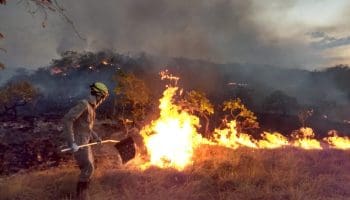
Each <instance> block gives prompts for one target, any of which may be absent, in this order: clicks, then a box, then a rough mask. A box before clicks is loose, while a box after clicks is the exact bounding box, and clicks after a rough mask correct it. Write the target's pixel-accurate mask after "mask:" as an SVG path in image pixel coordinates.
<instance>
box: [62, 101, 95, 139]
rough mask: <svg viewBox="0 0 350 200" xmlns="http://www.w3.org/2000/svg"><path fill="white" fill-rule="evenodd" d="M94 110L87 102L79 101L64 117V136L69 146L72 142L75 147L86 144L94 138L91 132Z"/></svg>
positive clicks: (93, 133)
mask: <svg viewBox="0 0 350 200" xmlns="http://www.w3.org/2000/svg"><path fill="white" fill-rule="evenodd" d="M95 110H96V109H95V106H94V105H91V104H90V103H89V101H88V100H81V101H80V102H79V103H78V104H77V105H76V106H75V107H73V108H72V109H70V111H69V112H68V113H67V114H66V115H65V116H64V118H63V123H64V135H65V137H66V139H67V142H68V145H69V146H71V145H72V144H73V142H75V143H76V144H77V145H81V144H86V143H88V142H89V140H90V139H91V137H93V138H96V133H95V132H94V131H93V126H94V121H95V116H96V111H95Z"/></svg>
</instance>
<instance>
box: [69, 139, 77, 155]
mask: <svg viewBox="0 0 350 200" xmlns="http://www.w3.org/2000/svg"><path fill="white" fill-rule="evenodd" d="M70 148H71V149H72V151H73V152H74V153H75V152H77V151H78V150H79V146H78V145H77V144H76V143H75V142H74V143H73V144H72V146H71V147H70Z"/></svg>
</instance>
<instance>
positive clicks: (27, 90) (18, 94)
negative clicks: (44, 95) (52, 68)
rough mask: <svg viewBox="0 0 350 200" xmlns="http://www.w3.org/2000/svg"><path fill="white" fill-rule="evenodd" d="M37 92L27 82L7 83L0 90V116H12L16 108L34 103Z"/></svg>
mask: <svg viewBox="0 0 350 200" xmlns="http://www.w3.org/2000/svg"><path fill="white" fill-rule="evenodd" d="M38 96H39V91H38V89H36V88H35V87H34V86H33V85H32V84H31V83H30V82H28V81H18V82H9V83H8V84H6V85H4V86H3V87H2V88H0V115H8V114H13V115H14V117H15V118H16V117H17V108H18V107H20V106H25V105H27V104H28V103H31V102H34V100H35V99H36V98H37V97H38Z"/></svg>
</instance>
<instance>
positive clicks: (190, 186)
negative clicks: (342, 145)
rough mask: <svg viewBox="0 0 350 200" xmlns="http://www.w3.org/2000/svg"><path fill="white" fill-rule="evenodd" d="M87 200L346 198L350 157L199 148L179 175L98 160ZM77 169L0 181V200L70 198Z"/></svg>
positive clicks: (325, 152)
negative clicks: (89, 197)
mask: <svg viewBox="0 0 350 200" xmlns="http://www.w3.org/2000/svg"><path fill="white" fill-rule="evenodd" d="M96 157H97V161H98V162H97V169H96V173H95V175H94V180H93V182H92V185H91V190H90V195H91V198H92V199H96V200H97V199H101V200H104V199H106V200H107V199H125V200H127V199H145V200H148V199H149V200H151V199H152V200H157V199H159V200H160V199H194V200H196V199H198V200H203V199H208V200H210V199H213V200H219V199H233V200H234V199H247V200H249V199H250V200H265V199H266V200H278V199H280V200H288V199H289V200H311V199H312V200H326V199H327V200H345V199H350V189H349V188H350V152H349V151H338V150H321V151H318V150H317V151H316V150H313V151H307V150H301V149H295V148H285V149H277V150H253V149H247V148H240V149H237V150H232V149H227V148H224V147H216V146H202V147H201V148H199V149H198V150H197V151H196V153H195V156H194V163H193V165H191V166H190V167H187V168H186V169H185V170H183V171H177V170H174V169H159V168H153V167H151V168H148V169H146V170H144V171H142V170H139V169H137V165H138V161H132V162H130V163H128V164H127V165H125V166H121V165H119V164H118V162H117V161H115V160H114V159H113V157H114V155H109V156H105V157H102V156H99V155H98V154H97V156H96ZM77 174H78V170H77V168H76V167H75V165H74V164H73V162H72V163H65V164H63V165H61V166H59V167H57V168H51V169H47V170H42V171H30V172H28V171H26V172H20V173H17V174H15V175H12V176H7V177H1V179H0V197H1V199H4V200H5V199H38V200H39V199H40V200H44V199H74V192H75V181H76V178H77Z"/></svg>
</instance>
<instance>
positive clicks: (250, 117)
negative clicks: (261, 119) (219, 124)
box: [223, 98, 259, 133]
mask: <svg viewBox="0 0 350 200" xmlns="http://www.w3.org/2000/svg"><path fill="white" fill-rule="evenodd" d="M223 111H224V112H225V111H226V112H229V114H230V115H229V116H230V118H231V120H235V121H236V123H237V132H238V133H242V132H244V133H247V132H248V133H249V131H251V130H255V129H258V128H259V123H258V122H257V117H256V116H255V114H254V113H253V112H252V111H250V110H249V109H248V108H247V107H246V106H245V105H244V104H243V102H242V101H241V99H240V98H237V99H234V100H229V101H225V102H224V103H223ZM226 120H228V119H225V121H226Z"/></svg>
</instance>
